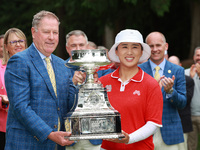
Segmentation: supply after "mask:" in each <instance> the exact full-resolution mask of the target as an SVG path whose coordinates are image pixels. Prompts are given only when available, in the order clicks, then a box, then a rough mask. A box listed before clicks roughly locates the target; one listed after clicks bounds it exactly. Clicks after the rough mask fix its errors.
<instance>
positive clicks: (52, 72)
mask: <svg viewBox="0 0 200 150" xmlns="http://www.w3.org/2000/svg"><path fill="white" fill-rule="evenodd" d="M45 61H46V63H47V72H48V74H49V78H50V80H51V84H52V86H53V90H54V92H55V94H56V96H57V89H56V79H55V74H54V71H53V68H52V66H51V61H50V58H49V57H46V58H45Z"/></svg>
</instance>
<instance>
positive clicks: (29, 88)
mask: <svg viewBox="0 0 200 150" xmlns="http://www.w3.org/2000/svg"><path fill="white" fill-rule="evenodd" d="M31 32H32V38H33V43H32V44H31V46H30V47H29V48H28V49H26V50H24V51H23V52H20V53H18V54H16V55H14V56H13V57H12V58H10V60H9V62H8V65H7V69H6V72H5V84H6V90H7V94H8V98H9V101H10V108H9V111H8V120H7V130H6V147H5V149H6V150H55V149H64V148H65V147H64V146H65V145H70V144H72V143H73V141H69V140H68V139H65V138H64V137H65V136H70V134H71V133H69V132H64V117H65V116H66V114H67V113H68V112H69V111H70V109H73V105H75V100H74V97H75V91H76V88H75V86H74V85H76V84H77V82H80V79H81V78H82V77H79V76H78V74H79V73H77V74H76V77H75V76H74V77H73V79H72V78H71V73H70V70H69V69H68V68H67V67H65V65H64V63H65V62H64V60H62V59H60V58H59V57H57V56H55V55H53V54H52V53H53V51H54V50H55V49H56V47H57V45H58V41H59V40H58V39H59V36H58V35H59V19H58V18H57V16H55V14H53V13H51V12H48V11H41V12H39V13H37V14H36V15H35V16H34V18H33V22H32V28H31ZM46 57H49V58H50V60H51V65H52V68H53V71H54V74H55V80H56V87H57V88H56V89H55V90H56V91H55V90H54V89H53V86H52V83H51V80H50V77H49V75H48V72H47V68H46V65H47V64H46V62H45V60H44V59H45V58H46ZM72 81H73V82H72ZM73 83H74V84H73ZM56 143H57V144H58V145H57V144H56ZM60 145H61V146H60Z"/></svg>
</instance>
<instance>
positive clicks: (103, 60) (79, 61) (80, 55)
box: [68, 49, 111, 66]
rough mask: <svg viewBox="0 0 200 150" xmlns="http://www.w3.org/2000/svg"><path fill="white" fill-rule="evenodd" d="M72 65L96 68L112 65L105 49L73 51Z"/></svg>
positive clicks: (70, 62)
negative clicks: (88, 65)
mask: <svg viewBox="0 0 200 150" xmlns="http://www.w3.org/2000/svg"><path fill="white" fill-rule="evenodd" d="M68 63H69V64H71V65H75V66H82V65H83V64H93V65H95V66H104V65H108V64H110V63H111V61H110V60H109V59H108V57H107V52H106V50H104V49H89V50H73V51H72V61H69V62H68Z"/></svg>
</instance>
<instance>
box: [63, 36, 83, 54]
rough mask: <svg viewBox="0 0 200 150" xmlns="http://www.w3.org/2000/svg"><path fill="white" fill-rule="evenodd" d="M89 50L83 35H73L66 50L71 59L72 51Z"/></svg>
mask: <svg viewBox="0 0 200 150" xmlns="http://www.w3.org/2000/svg"><path fill="white" fill-rule="evenodd" d="M85 49H87V40H86V38H85V37H84V36H82V35H79V36H77V35H72V36H70V37H69V39H68V41H67V45H66V50H67V52H68V53H69V56H70V57H71V51H73V50H85Z"/></svg>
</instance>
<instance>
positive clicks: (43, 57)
mask: <svg viewBox="0 0 200 150" xmlns="http://www.w3.org/2000/svg"><path fill="white" fill-rule="evenodd" d="M33 46H34V47H35V49H36V50H37V51H38V53H39V55H40V57H41V58H42V60H44V59H45V58H46V57H47V56H45V55H44V54H42V53H41V52H40V51H39V50H38V49H37V48H36V46H35V44H34V43H33ZM49 58H50V60H52V58H51V55H50V56H49Z"/></svg>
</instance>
